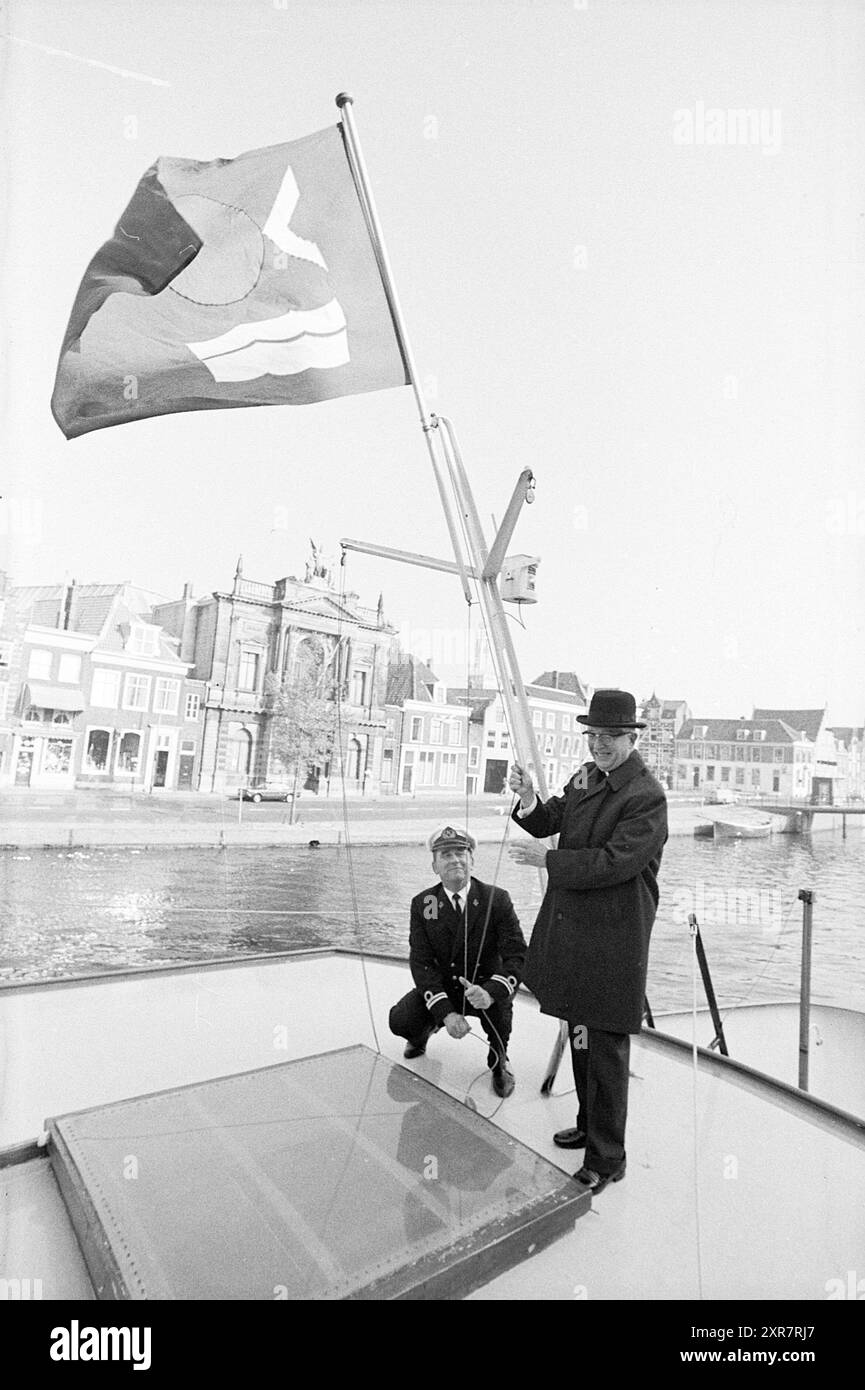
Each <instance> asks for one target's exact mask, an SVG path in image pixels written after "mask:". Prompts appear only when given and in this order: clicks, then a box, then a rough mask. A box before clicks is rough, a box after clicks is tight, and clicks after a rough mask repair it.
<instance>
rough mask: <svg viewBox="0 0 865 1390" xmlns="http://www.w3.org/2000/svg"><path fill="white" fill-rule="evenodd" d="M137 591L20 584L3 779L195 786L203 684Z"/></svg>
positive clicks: (60, 785)
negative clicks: (193, 677) (191, 677)
mask: <svg viewBox="0 0 865 1390" xmlns="http://www.w3.org/2000/svg"><path fill="white" fill-rule="evenodd" d="M151 602H152V595H148V594H146V593H145V592H144V591H143V590H140V589H137V588H136V587H135V586H133V585H131V584H75V583H74V582H73V583H72V584H60V585H35V586H22V587H15V586H13V587H12V588H11V590H9V592H8V594H7V618H6V621H7V625H8V610H9V609H12V610H13V611H14V614H15V619H16V622H17V633H16V637H15V640H14V643H13V645H14V656H13V661H14V663H15V672H14V675H15V679H14V681H12V682H10V683H9V684H8V685H7V694H6V698H5V720H4V723H5V726H6V736H7V738H8V749H7V750H6V752H7V754H8V756H7V757H4V761H3V768H2V774H0V775H2V777H3V781H4V783H5V784H6V785H7V786H8V785H15V786H21V787H35V788H43V789H51V788H55V789H65V788H70V787H74V786H86V785H105V784H108V783H113V784H120V785H122V786H125V787H128V788H130V789H131V790H139V791H140V790H145V791H149V790H152V789H153V788H166V789H187V788H189V789H191V788H192V787H194V786H195V785H196V777H197V766H198V758H199V755H200V738H199V713H200V708H201V702H202V696H203V685H202V684H201V683H200V682H197V681H195V680H194V679H190V677H189V670H188V666H187V665H186V663H185V662H183V661H182V660H181V659H180V657H179V655H178V652H177V645H176V643H174V642H172V641H171V639H170V637H169V636H168V635H167V634H166V633H165V632H163V631H162V629H161V628H160V627H159V625H158V624H155V623H153V622H152V621H150V618H149V611H148V610H149V606H150V603H151Z"/></svg>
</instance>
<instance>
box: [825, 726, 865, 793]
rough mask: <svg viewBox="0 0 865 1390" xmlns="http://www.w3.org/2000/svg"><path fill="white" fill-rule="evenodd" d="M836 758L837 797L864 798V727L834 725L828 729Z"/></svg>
mask: <svg viewBox="0 0 865 1390" xmlns="http://www.w3.org/2000/svg"><path fill="white" fill-rule="evenodd" d="M829 732H830V733H831V735H832V737H833V738H834V740H835V750H836V757H837V760H838V793H839V796H838V799H839V800H843V801H862V800H863V799H865V728H863V727H862V726H861V725H860V726H859V727H858V728H856V727H853V726H851V725H849V724H848V725H844V726H841V725H836V726H835V727H834V728H832V729H830V730H829Z"/></svg>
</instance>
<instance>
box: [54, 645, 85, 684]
mask: <svg viewBox="0 0 865 1390" xmlns="http://www.w3.org/2000/svg"><path fill="white" fill-rule="evenodd" d="M80 678H81V657H80V656H76V655H75V654H74V653H73V652H62V653H61V656H60V668H59V670H58V672H57V679H58V680H59V681H68V682H69V683H70V684H71V685H75V684H77V682H78V681H79V680H80Z"/></svg>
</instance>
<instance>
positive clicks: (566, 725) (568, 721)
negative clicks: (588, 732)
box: [562, 714, 571, 734]
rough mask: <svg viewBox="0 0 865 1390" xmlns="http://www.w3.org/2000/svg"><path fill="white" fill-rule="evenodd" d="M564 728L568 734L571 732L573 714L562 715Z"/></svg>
mask: <svg viewBox="0 0 865 1390" xmlns="http://www.w3.org/2000/svg"><path fill="white" fill-rule="evenodd" d="M562 728H563V729H564V731H565V733H567V734H569V733H570V732H571V716H570V715H569V714H563V715H562Z"/></svg>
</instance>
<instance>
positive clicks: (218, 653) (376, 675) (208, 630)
mask: <svg viewBox="0 0 865 1390" xmlns="http://www.w3.org/2000/svg"><path fill="white" fill-rule="evenodd" d="M153 613H154V618H155V619H156V620H157V621H158V622H160V623H161V624H162V625H163V626H164V627H165V628H166V630H167V631H169V632H171V633H172V634H173V635H174V636H175V637H176V638H177V640H178V641H179V644H180V653H181V655H182V657H183V658H184V660H186V661H188V662H189V663H190V666H191V669H192V673H193V674H194V676H195V677H196V678H197V679H198V680H200V681H201V682H203V684H204V688H205V697H204V707H203V718H202V745H203V746H202V756H201V775H200V783H199V785H200V790H201V791H205V792H226V791H233V790H236V789H237V788H239V787H241V786H252V785H262V784H264V783H267V782H278V783H280V784H282V785H286V786H287V785H288V780H287V779H288V773H287V771H286V769H285V768H284V767H283V766H282V765H281V763H280V761H279V759H278V758H277V756H276V753H275V750H274V747H273V746H272V742H273V740H272V734H273V721H272V718H271V713H270V705H271V699H270V697H271V695H272V694H273V693H274V692H275V691H276V690H278V689H279V688H280V687H283V688H287V687H290V686H291V685H292V684H293V683H294V682H296V681H297V680H298V679H299V678H300V677H301V676H302V675H304V674H306V675H309V674H314V675H315V676H316V679H317V680H318V681H319V682H320V686H321V689H322V692H323V693H324V694H325V695H326V696H328V697H329V698H331V699H333V700H334V701H336V698H337V697H338V698H339V701H340V716H341V727H342V733H343V749H342V752H343V758H342V764H343V770H344V776H345V786H346V790H347V791H348V792H350V793H364V792H368V793H370V794H372V793H377V792H378V790H379V788H380V781H381V770H382V751H383V744H384V733H385V710H384V705H385V693H386V685H387V658H388V651H389V648H390V644H391V642H392V640H393V633H394V629H393V628H392V627H391V626H390V625H389V624H388V623H387V622H386V621H385V619H384V615H383V608H382V603H381V601H379V604H378V607H377V608H366V607H363V606H362V605H361V604H360V603H359V601H358V595H357V594H355V593H347V594H342V595H339V594H337V593H335V592H334V590H333V586H332V583H331V579H330V573H329V571H328V570H327V569H326V568H324V567H323V566H322V565H318V564H317V565H316V566H315V567H310V566H308V567H307V577H306V578H305V579H303V580H300V579H297V578H295V577H294V576H293V575H291V576H289V577H287V578H284V579H278V580H277V581H276V582H275V583H272V584H268V583H259V582H257V581H255V580H248V579H245V578H244V575H243V564H242V559H240V560H238V564H237V569H236V571H235V575H234V583H233V585H232V587H231V589H226V590H214V591H213V592H212V593H210V594H207V595H205V596H204V597H202V598H199V599H195V598H193V596H192V592H191V589H190V586H189V585H187V586H186V587H185V589H184V593H183V595H182V597H181V598H180V599H177V600H175V601H173V602H172V603H165V604H160V605H159V606H158V607H157V608H155V609H154V610H153ZM336 728H337V722H336V707H334V735H335V736H336ZM340 771H341V769H340V759H339V757H338V756H337V755H335V754H330V755H328V756H323V757H322V758H321V759H320V760H319V761H318V762H313V763H311V764H310V766H309V767H308V768H307V769H306V775H305V780H304V782H303V784H302V785H303V786H304V788H305V789H306V790H307V791H312V792H315V793H321V794H328V793H329V792H330V790H331V781H332V779H333V789H334V790H336V789H337V786H338V785H339V783H338V782H337V779H338V778H339V777H340Z"/></svg>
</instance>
